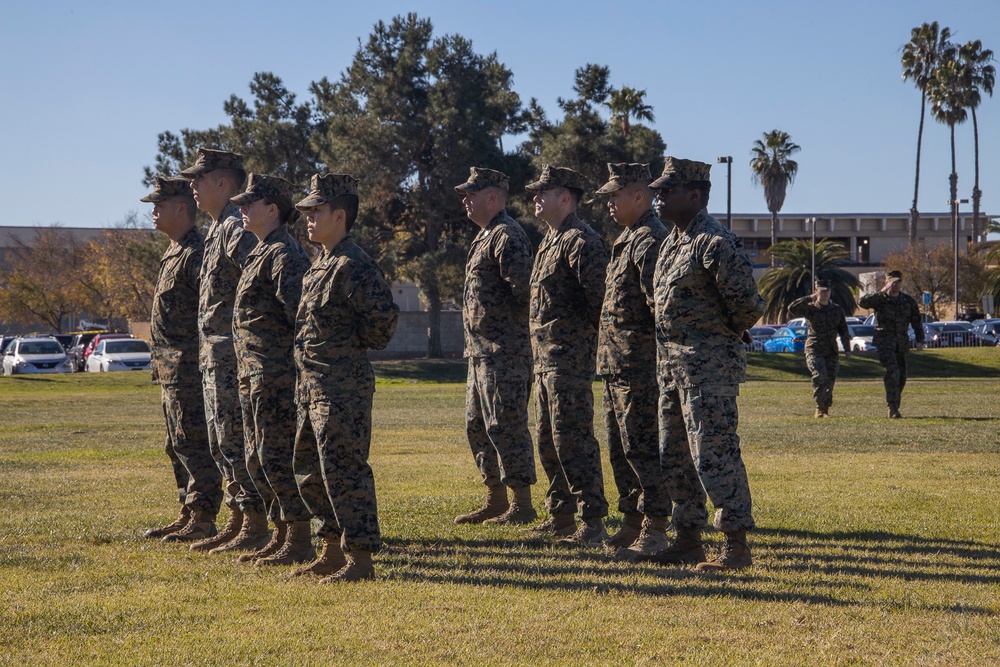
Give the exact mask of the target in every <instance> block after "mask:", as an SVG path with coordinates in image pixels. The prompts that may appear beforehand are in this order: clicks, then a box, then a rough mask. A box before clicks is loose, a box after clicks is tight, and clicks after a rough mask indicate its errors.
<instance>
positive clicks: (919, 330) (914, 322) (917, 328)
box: [910, 299, 924, 343]
mask: <svg viewBox="0 0 1000 667" xmlns="http://www.w3.org/2000/svg"><path fill="white" fill-rule="evenodd" d="M910 326H911V327H913V337H914V339H915V340H916V341H917V342H918V343H923V342H924V321H923V318H922V317H921V316H920V306H918V305H917V300H916V299H910Z"/></svg>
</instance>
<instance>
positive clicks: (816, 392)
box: [788, 294, 851, 407]
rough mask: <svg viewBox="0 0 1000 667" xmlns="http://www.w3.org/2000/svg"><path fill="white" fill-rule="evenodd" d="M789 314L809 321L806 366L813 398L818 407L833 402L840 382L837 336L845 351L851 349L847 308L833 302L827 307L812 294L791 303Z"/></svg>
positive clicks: (828, 303)
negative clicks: (837, 384) (836, 386)
mask: <svg viewBox="0 0 1000 667" xmlns="http://www.w3.org/2000/svg"><path fill="white" fill-rule="evenodd" d="M788 313H789V314H790V315H792V316H793V317H804V318H806V320H808V321H809V336H808V337H807V338H806V366H807V367H808V368H809V373H810V374H811V375H812V386H813V400H814V401H816V405H819V406H827V407H829V406H831V405H833V385H834V383H836V382H837V370H838V369H839V368H840V353H839V351H838V350H837V336H840V342H841V343H842V344H843V346H844V349H845V350H850V349H851V335H850V333H849V332H848V329H847V318H846V317H845V316H844V309H843V308H841V307H840V306H838V305H837V304H835V303H834V302H832V301H829V302H827V304H826V305H825V306H824V305H822V304H820V303H819V302H818V301H814V300H813V295H812V294H809V295H807V296H804V297H802V298H801V299H796V300H795V301H792V302H791V303H790V304H788Z"/></svg>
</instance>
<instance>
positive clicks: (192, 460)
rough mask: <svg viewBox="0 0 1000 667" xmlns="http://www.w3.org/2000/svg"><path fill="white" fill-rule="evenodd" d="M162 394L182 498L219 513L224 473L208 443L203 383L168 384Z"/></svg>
mask: <svg viewBox="0 0 1000 667" xmlns="http://www.w3.org/2000/svg"><path fill="white" fill-rule="evenodd" d="M160 397H161V402H162V404H163V418H164V421H165V422H166V425H167V442H166V452H167V457H168V458H169V459H170V465H171V467H172V468H173V471H174V479H175V481H176V483H177V494H178V499H179V500H180V502H181V503H182V504H184V505H187V506H189V507H190V508H191V509H197V510H205V511H208V512H211V513H212V514H216V513H217V512H218V511H219V505H220V504H221V503H222V475H221V474H220V472H219V467H218V466H217V465H216V464H215V459H213V458H212V451H211V449H210V448H209V446H208V430H207V429H206V427H205V409H204V402H203V399H202V392H201V386H200V385H198V384H180V385H178V384H165V385H162V386H161V387H160Z"/></svg>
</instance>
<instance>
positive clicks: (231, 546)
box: [208, 510, 280, 555]
mask: <svg viewBox="0 0 1000 667" xmlns="http://www.w3.org/2000/svg"><path fill="white" fill-rule="evenodd" d="M270 540H271V533H270V531H269V530H268V529H267V515H266V514H264V513H263V512H261V511H260V510H247V511H246V512H244V513H243V524H242V525H241V526H240V532H239V533H237V534H236V536H235V537H233V538H232V539H231V540H229V541H228V542H224V543H222V544H220V545H218V546H217V547H215V548H214V549H212V550H211V551H209V552H208V553H210V554H213V555H214V554H223V553H226V552H227V551H260V550H261V549H263V548H264V547H266V546H267V545H268V544H269V543H270ZM279 546H280V545H279ZM275 550H277V548H275Z"/></svg>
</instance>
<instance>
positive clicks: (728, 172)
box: [716, 155, 733, 231]
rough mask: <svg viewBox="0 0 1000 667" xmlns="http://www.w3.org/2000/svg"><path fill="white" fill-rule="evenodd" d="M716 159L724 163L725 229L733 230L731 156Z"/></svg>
mask: <svg viewBox="0 0 1000 667" xmlns="http://www.w3.org/2000/svg"><path fill="white" fill-rule="evenodd" d="M716 161H717V162H718V163H719V164H724V165H726V229H728V230H729V231H733V156H732V155H726V156H723V157H720V158H718V159H717V160H716Z"/></svg>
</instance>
